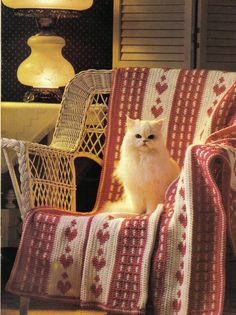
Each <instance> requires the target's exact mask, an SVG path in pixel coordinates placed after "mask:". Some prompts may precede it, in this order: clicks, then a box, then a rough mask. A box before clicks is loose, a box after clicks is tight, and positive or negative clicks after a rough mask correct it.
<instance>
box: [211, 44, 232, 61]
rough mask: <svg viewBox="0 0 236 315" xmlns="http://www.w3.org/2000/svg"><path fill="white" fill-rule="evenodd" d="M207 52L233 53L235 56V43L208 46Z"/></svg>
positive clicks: (216, 53)
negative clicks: (233, 44)
mask: <svg viewBox="0 0 236 315" xmlns="http://www.w3.org/2000/svg"><path fill="white" fill-rule="evenodd" d="M207 53H209V54H215V55H235V58H236V45H235V46H234V47H233V46H231V47H230V46H228V47H218V46H215V47H209V46H208V49H207Z"/></svg>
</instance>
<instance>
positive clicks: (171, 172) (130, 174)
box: [102, 117, 180, 214]
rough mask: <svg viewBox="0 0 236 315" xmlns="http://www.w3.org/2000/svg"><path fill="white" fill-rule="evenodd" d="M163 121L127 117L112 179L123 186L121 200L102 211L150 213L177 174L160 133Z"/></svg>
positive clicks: (175, 164) (161, 199)
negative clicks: (114, 178)
mask: <svg viewBox="0 0 236 315" xmlns="http://www.w3.org/2000/svg"><path fill="white" fill-rule="evenodd" d="M162 123H163V119H160V120H139V119H135V120H134V119H131V118H129V117H127V123H126V126H127V129H126V133H125V136H124V139H123V142H122V145H121V155H120V160H119V162H118V164H117V167H116V169H115V171H114V176H115V177H116V178H117V179H118V180H119V182H120V183H121V184H122V185H123V187H124V194H123V196H122V198H121V199H120V200H118V201H115V202H107V203H106V204H105V205H104V207H103V210H102V211H106V212H109V211H111V212H117V213H126V214H137V213H138V214H141V213H145V212H146V213H150V212H152V211H154V210H155V209H156V207H157V205H158V203H162V202H163V201H164V197H165V191H166V189H167V187H168V186H169V185H170V183H171V182H172V181H173V180H174V179H175V178H176V177H177V176H178V175H179V172H180V169H179V166H178V165H177V163H176V162H175V161H174V160H173V159H172V158H171V157H170V154H169V152H168V150H167V149H166V146H165V143H164V140H163V136H162V133H161V128H162Z"/></svg>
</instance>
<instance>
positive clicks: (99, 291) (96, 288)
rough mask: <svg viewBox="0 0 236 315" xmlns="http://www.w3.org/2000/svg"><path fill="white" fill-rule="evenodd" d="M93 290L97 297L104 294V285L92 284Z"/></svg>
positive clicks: (91, 288)
mask: <svg viewBox="0 0 236 315" xmlns="http://www.w3.org/2000/svg"><path fill="white" fill-rule="evenodd" d="M90 290H91V292H92V293H93V294H94V296H95V297H96V298H98V297H99V295H101V294H102V286H101V284H99V286H96V285H95V284H92V285H91V287H90Z"/></svg>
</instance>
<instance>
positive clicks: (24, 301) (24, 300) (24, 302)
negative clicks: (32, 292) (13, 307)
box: [20, 296, 30, 315]
mask: <svg viewBox="0 0 236 315" xmlns="http://www.w3.org/2000/svg"><path fill="white" fill-rule="evenodd" d="M29 303H30V298H28V297H25V296H21V297H20V315H27V314H28V309H29Z"/></svg>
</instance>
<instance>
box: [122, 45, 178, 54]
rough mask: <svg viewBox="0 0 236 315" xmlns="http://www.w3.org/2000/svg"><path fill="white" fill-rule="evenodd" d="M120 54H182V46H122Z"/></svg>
mask: <svg viewBox="0 0 236 315" xmlns="http://www.w3.org/2000/svg"><path fill="white" fill-rule="evenodd" d="M121 52H122V53H184V48H183V46H141V45H140V46H123V48H122V49H121Z"/></svg>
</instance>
